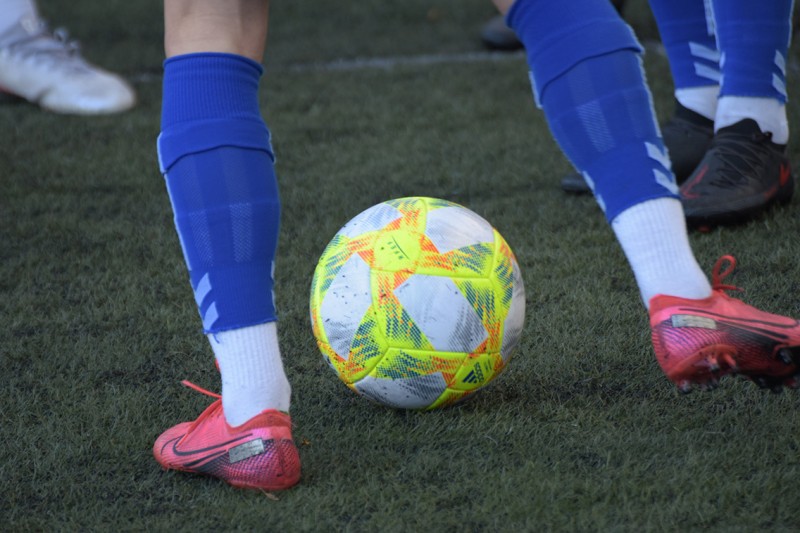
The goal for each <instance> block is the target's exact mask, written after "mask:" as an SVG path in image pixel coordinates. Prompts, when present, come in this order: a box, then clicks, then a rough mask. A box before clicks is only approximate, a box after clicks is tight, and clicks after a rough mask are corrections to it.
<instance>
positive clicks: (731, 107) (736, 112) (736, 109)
mask: <svg viewBox="0 0 800 533" xmlns="http://www.w3.org/2000/svg"><path fill="white" fill-rule="evenodd" d="M747 118H750V119H753V120H755V121H756V122H757V123H758V127H759V128H761V131H763V132H764V133H767V132H770V133H772V142H774V143H776V144H786V143H788V142H789V119H788V118H787V116H786V104H784V103H783V102H780V101H778V100H776V99H775V98H766V97H755V96H723V97H721V98H720V99H719V103H718V104H717V114H716V115H715V117H714V131H719V130H720V129H722V128H726V127H728V126H732V125H734V124H736V123H737V122H740V121H742V120H744V119H747Z"/></svg>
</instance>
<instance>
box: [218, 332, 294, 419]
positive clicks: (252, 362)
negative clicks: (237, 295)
mask: <svg viewBox="0 0 800 533" xmlns="http://www.w3.org/2000/svg"><path fill="white" fill-rule="evenodd" d="M208 340H209V341H210V342H211V347H212V348H213V349H214V355H215V356H216V358H217V363H219V371H220V374H221V375H222V410H223V411H224V413H225V420H226V421H227V422H228V424H230V425H231V426H238V425H241V424H243V423H244V422H247V421H248V420H250V419H251V418H253V417H254V416H256V415H257V414H259V413H260V412H261V411H263V410H264V409H277V410H279V411H286V412H288V411H289V402H290V399H291V393H292V389H291V386H290V385H289V380H288V379H287V378H286V372H285V371H284V369H283V361H281V353H280V349H279V347H278V328H277V325H276V323H275V322H267V323H265V324H258V325H255V326H248V327H245V328H239V329H232V330H229V331H222V332H220V333H211V334H209V335H208Z"/></svg>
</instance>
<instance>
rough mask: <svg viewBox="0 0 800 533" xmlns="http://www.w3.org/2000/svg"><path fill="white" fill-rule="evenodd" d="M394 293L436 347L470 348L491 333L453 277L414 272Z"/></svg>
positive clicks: (450, 349) (461, 349) (443, 348)
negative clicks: (488, 332)
mask: <svg viewBox="0 0 800 533" xmlns="http://www.w3.org/2000/svg"><path fill="white" fill-rule="evenodd" d="M394 294H395V296H396V297H397V300H398V301H399V302H400V305H402V307H403V309H404V310H405V311H406V312H407V313H408V315H409V316H410V318H411V320H413V322H414V323H415V324H416V325H417V327H418V328H419V329H420V330H421V331H422V332H423V334H424V335H425V337H426V338H427V339H428V342H430V344H431V345H432V346H433V347H434V348H435V349H436V350H439V351H444V352H471V351H473V350H475V349H476V348H477V347H478V346H480V345H481V344H483V342H484V341H485V340H486V338H487V336H488V334H487V332H486V328H484V326H483V323H482V322H481V319H480V317H479V316H478V315H477V314H476V312H475V309H473V307H472V305H471V304H470V302H469V301H468V300H467V298H465V297H464V294H462V292H461V290H460V289H459V288H458V286H457V285H456V284H455V282H454V281H453V280H452V279H450V278H444V277H439V276H427V275H422V274H414V275H412V276H409V278H408V279H407V280H406V281H405V282H403V283H402V284H401V285H400V286H398V287H397V288H396V289H395V290H394Z"/></svg>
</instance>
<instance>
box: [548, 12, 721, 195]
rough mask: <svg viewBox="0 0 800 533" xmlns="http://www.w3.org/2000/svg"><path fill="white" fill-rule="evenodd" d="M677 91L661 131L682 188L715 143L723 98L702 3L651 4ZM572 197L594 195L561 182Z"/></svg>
mask: <svg viewBox="0 0 800 533" xmlns="http://www.w3.org/2000/svg"><path fill="white" fill-rule="evenodd" d="M650 5H651V6H652V9H653V13H654V14H655V18H656V22H657V23H658V28H659V32H660V34H661V41H662V42H663V44H664V47H665V49H666V51H667V55H668V57H669V63H670V68H671V70H672V78H673V82H674V86H675V99H676V102H675V111H674V112H673V114H672V117H671V118H670V119H669V120H668V121H666V122H665V123H664V124H663V125H662V126H661V135H662V138H663V139H664V145H665V146H666V147H667V149H668V150H669V155H670V160H671V161H672V171H673V173H674V174H675V178H676V179H677V182H678V183H679V184H680V183H683V182H684V181H685V180H686V178H688V177H689V175H690V174H691V173H692V172H693V171H694V169H695V168H696V167H697V165H698V163H700V160H701V159H703V156H704V155H705V153H706V150H708V147H709V145H710V144H711V138H712V136H713V135H714V114H715V112H716V108H717V95H718V93H719V78H720V72H719V52H717V49H716V41H715V38H714V33H713V23H712V20H711V15H710V12H707V11H706V9H705V5H704V1H703V0H650ZM561 187H562V188H563V189H564V190H565V191H567V192H572V193H584V192H589V189H588V187H587V186H586V184H585V182H584V180H583V179H582V177H581V176H580V175H579V174H571V175H569V176H567V177H565V178H564V179H563V180H562V181H561Z"/></svg>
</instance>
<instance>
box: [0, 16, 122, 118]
mask: <svg viewBox="0 0 800 533" xmlns="http://www.w3.org/2000/svg"><path fill="white" fill-rule="evenodd" d="M0 91H4V92H8V93H11V94H13V95H16V96H19V97H21V98H24V99H26V100H28V101H29V102H33V103H36V104H39V105H40V106H41V107H42V108H44V109H47V110H48V111H53V112H56V113H72V114H79V115H97V114H106V113H119V112H121V111H126V110H128V109H130V108H131V107H133V105H134V103H135V102H136V94H135V92H134V90H133V88H132V87H131V86H130V85H129V84H128V83H127V82H126V81H125V80H123V79H122V78H120V77H119V76H117V75H116V74H113V73H111V72H108V71H105V70H103V69H101V68H99V67H97V66H95V65H92V64H91V63H89V62H88V61H86V60H85V59H84V58H83V57H81V55H80V50H79V46H78V43H77V42H75V41H70V40H68V38H67V34H66V32H65V31H64V30H60V29H59V30H56V31H54V32H50V31H49V30H48V28H47V25H46V24H45V22H44V21H43V20H41V19H38V18H35V17H25V18H23V19H22V20H20V22H19V23H18V24H16V25H14V26H12V27H11V29H9V30H8V31H6V32H5V33H3V34H0Z"/></svg>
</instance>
